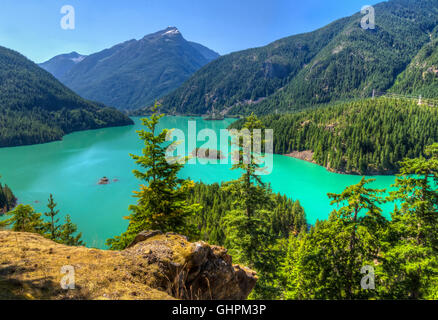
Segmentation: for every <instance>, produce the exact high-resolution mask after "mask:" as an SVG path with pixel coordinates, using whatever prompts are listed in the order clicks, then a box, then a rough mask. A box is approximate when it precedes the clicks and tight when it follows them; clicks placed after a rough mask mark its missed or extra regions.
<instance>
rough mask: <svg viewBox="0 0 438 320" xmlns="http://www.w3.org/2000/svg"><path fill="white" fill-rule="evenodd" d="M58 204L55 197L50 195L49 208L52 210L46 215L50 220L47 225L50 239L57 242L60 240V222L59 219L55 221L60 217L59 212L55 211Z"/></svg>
mask: <svg viewBox="0 0 438 320" xmlns="http://www.w3.org/2000/svg"><path fill="white" fill-rule="evenodd" d="M56 206H57V204H56V203H55V201H54V200H53V195H52V194H50V198H49V203H48V204H47V207H48V208H49V209H50V211H49V212H45V213H44V215H45V216H46V217H48V218H50V221H49V222H48V223H47V228H48V231H49V232H50V239H52V240H56V239H57V238H58V232H59V228H60V227H59V226H57V225H56V224H57V223H58V222H59V219H55V217H56V216H57V215H58V213H59V210H55V208H56Z"/></svg>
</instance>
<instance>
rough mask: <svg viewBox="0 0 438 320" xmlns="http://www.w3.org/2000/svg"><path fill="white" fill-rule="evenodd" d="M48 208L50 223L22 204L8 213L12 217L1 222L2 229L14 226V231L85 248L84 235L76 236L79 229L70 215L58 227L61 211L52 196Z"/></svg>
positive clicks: (12, 228) (46, 214)
mask: <svg viewBox="0 0 438 320" xmlns="http://www.w3.org/2000/svg"><path fill="white" fill-rule="evenodd" d="M47 207H48V208H49V209H50V211H49V212H47V213H44V215H45V216H46V217H49V218H50V219H49V222H45V221H44V219H43V218H42V215H41V213H37V212H35V210H34V208H32V206H30V205H22V204H20V205H19V206H17V208H15V209H14V210H12V211H10V212H8V213H7V215H8V216H11V217H10V218H8V219H6V220H4V221H1V222H0V228H6V227H10V226H12V227H11V230H12V231H17V232H31V233H38V234H41V235H43V236H45V237H46V238H49V239H51V240H53V241H55V242H58V243H60V244H65V245H68V246H84V245H85V244H84V243H83V242H82V241H81V237H82V233H78V234H76V233H77V230H78V228H77V226H76V225H75V224H73V223H72V222H71V218H70V216H69V215H67V216H66V217H65V223H64V224H62V225H58V222H59V219H56V218H55V216H56V215H58V213H59V210H55V208H56V203H55V201H54V199H53V196H52V195H50V198H49V202H48V205H47ZM75 234H76V235H75Z"/></svg>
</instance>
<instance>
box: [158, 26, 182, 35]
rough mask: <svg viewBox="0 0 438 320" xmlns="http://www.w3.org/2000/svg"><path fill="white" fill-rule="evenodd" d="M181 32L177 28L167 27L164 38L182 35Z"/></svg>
mask: <svg viewBox="0 0 438 320" xmlns="http://www.w3.org/2000/svg"><path fill="white" fill-rule="evenodd" d="M180 34H181V32H180V31H179V30H178V28H177V27H167V29H166V30H164V33H163V34H162V35H163V36H172V35H180Z"/></svg>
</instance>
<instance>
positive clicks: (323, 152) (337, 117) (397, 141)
mask: <svg viewBox="0 0 438 320" xmlns="http://www.w3.org/2000/svg"><path fill="white" fill-rule="evenodd" d="M261 119H262V121H263V123H264V124H265V126H266V127H267V128H271V129H273V130H274V152H275V153H277V154H291V156H295V157H300V153H299V152H303V151H307V153H308V154H310V155H311V158H310V159H306V160H310V161H314V162H315V163H317V164H319V165H322V166H324V167H326V168H328V169H330V170H331V171H336V172H343V173H352V174H370V175H371V174H392V173H396V172H398V169H399V167H398V162H399V161H401V160H403V159H404V158H405V157H409V158H413V157H419V156H421V155H423V150H424V148H425V146H428V145H430V144H432V143H434V142H435V141H437V140H438V109H437V108H436V107H429V106H424V105H423V106H418V105H417V103H415V102H413V101H409V100H401V99H388V98H378V99H367V100H360V101H354V102H348V103H341V104H336V105H333V106H330V107H326V108H318V109H314V110H307V111H302V112H297V113H293V114H287V115H281V116H280V115H268V116H264V117H262V118H261ZM241 123H242V121H238V122H236V123H234V124H233V125H232V126H233V127H239V125H241ZM295 151H298V152H295Z"/></svg>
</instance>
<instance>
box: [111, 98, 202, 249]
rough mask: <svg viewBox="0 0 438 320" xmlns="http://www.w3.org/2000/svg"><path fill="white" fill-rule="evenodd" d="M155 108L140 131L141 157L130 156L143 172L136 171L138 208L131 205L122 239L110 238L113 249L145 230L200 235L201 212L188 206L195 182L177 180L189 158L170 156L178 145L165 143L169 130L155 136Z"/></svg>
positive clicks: (159, 117)
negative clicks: (194, 219) (195, 221)
mask: <svg viewBox="0 0 438 320" xmlns="http://www.w3.org/2000/svg"><path fill="white" fill-rule="evenodd" d="M157 109H158V105H157V104H156V105H155V109H154V114H153V115H152V116H151V117H150V118H149V119H148V118H144V119H142V122H143V125H144V126H145V127H146V128H147V129H146V130H144V129H143V130H140V131H138V134H139V137H140V139H141V140H143V142H144V145H145V147H144V148H143V152H142V153H143V154H142V155H141V156H137V155H131V157H132V158H133V159H134V160H135V163H136V164H137V165H139V166H140V167H142V168H143V169H144V171H140V170H134V171H133V172H134V175H135V177H136V178H138V179H139V180H141V181H142V182H144V183H145V184H144V185H141V186H140V191H138V192H134V193H135V197H136V198H137V199H138V200H137V205H131V206H130V207H129V209H130V210H131V211H132V213H131V215H129V216H128V217H126V219H128V220H129V226H128V230H127V231H126V232H125V233H123V234H122V235H121V236H116V237H115V238H113V239H108V241H107V245H108V246H109V247H110V248H111V249H113V250H122V249H124V248H126V247H127V246H128V245H129V244H130V243H131V242H132V241H133V240H134V238H135V236H136V235H137V234H138V233H140V232H141V231H144V230H160V231H162V232H177V233H180V234H183V235H186V236H189V237H193V236H195V235H196V234H197V232H198V231H197V229H196V227H195V225H194V224H192V223H191V219H190V218H191V217H192V216H193V215H194V214H196V213H197V212H199V210H200V206H199V205H198V204H188V203H187V198H188V196H189V192H190V190H191V189H192V188H193V187H194V182H193V181H189V180H184V179H180V178H178V173H179V171H180V170H181V169H182V168H183V166H184V163H185V162H186V160H187V157H171V156H170V155H169V154H168V151H169V150H172V149H174V148H175V147H176V145H177V144H178V142H173V143H170V144H169V143H166V142H167V141H166V137H167V135H168V134H169V133H170V130H168V129H163V130H162V131H161V132H159V133H158V134H156V131H157V130H158V127H157V126H158V124H159V121H160V119H161V118H162V117H163V116H164V115H158V113H157V112H156V110H157Z"/></svg>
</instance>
